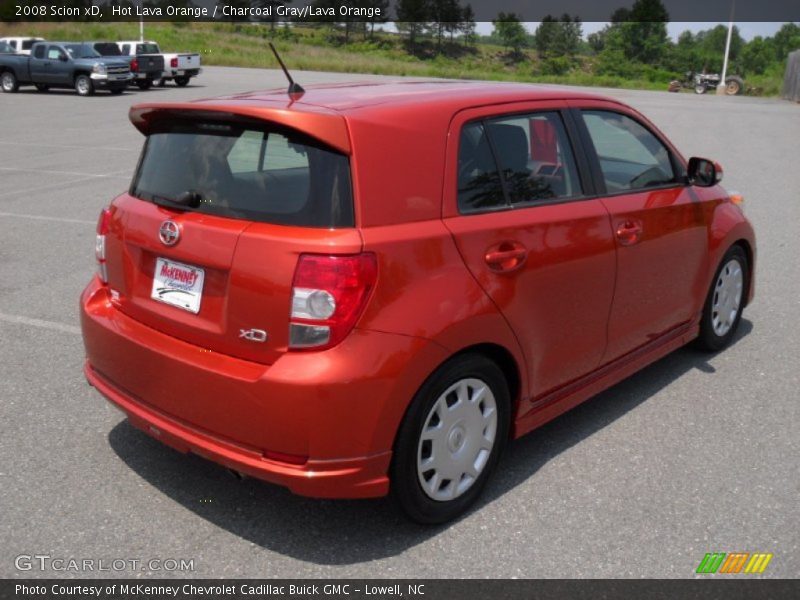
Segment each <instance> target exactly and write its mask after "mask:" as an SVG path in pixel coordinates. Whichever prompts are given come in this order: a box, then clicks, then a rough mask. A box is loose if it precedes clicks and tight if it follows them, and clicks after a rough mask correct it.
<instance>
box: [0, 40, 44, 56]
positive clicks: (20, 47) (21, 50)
mask: <svg viewBox="0 0 800 600" xmlns="http://www.w3.org/2000/svg"><path fill="white" fill-rule="evenodd" d="M41 41H43V38H40V37H4V38H0V42H5V43H6V44H8V45H9V46H11V47H12V48H13V49H14V51H15V52H16V53H17V54H27V55H28V56H30V54H31V48H32V47H33V45H34V44H35V43H36V42H41Z"/></svg>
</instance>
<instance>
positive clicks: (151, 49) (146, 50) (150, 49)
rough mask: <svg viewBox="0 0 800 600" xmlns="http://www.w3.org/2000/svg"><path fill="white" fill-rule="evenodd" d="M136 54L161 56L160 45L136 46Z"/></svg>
mask: <svg viewBox="0 0 800 600" xmlns="http://www.w3.org/2000/svg"><path fill="white" fill-rule="evenodd" d="M136 54H160V52H159V50H158V44H136Z"/></svg>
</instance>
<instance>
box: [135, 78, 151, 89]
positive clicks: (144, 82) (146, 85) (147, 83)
mask: <svg viewBox="0 0 800 600" xmlns="http://www.w3.org/2000/svg"><path fill="white" fill-rule="evenodd" d="M136 87H138V88H139V89H140V90H142V91H143V92H144V91H146V90H149V89H150V88H151V87H153V81H152V80H150V79H141V80H139V81H137V82H136Z"/></svg>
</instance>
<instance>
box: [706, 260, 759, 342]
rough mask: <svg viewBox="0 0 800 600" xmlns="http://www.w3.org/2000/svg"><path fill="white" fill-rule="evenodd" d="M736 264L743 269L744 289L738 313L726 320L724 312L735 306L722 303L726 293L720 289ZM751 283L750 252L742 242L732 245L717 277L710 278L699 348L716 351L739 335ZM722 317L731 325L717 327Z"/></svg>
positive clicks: (742, 283)
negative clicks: (744, 247)
mask: <svg viewBox="0 0 800 600" xmlns="http://www.w3.org/2000/svg"><path fill="white" fill-rule="evenodd" d="M733 263H738V267H739V269H741V289H740V290H739V291H738V295H739V299H738V305H737V308H736V316H735V317H734V318H733V319H730V317H728V318H727V319H726V318H724V317H722V316H721V315H724V314H725V313H728V315H730V314H731V310H732V309H731V308H729V306H730V305H729V304H726V303H725V302H723V300H724V298H725V296H724V295H722V296H721V294H720V290H721V289H722V287H721V286H722V285H723V284H722V280H723V277H725V276H728V277H729V276H730V273H731V271H730V270H729V269H730V268H731V265H732V264H733ZM749 285H750V267H749V265H748V261H747V253H746V252H745V251H744V249H743V248H742V247H741V246H739V245H736V246H732V247H731V248H730V249H729V250H728V251H727V252H726V253H725V256H723V257H722V261H721V262H720V264H719V267H717V270H716V272H715V273H714V279H712V280H711V286H710V288H709V290H708V296H707V297H706V302H705V304H704V305H703V316H702V318H701V319H700V335H699V336H698V338H697V342H696V346H697V347H698V348H700V349H701V350H706V351H708V352H717V351H719V350H722V349H723V348H725V347H726V346H727V345H728V344H730V343H731V341H732V340H733V338H734V336H735V335H736V330H737V329H738V327H739V322H740V321H741V319H742V311H743V310H744V304H745V302H746V301H747V296H746V294H747V290H748V289H749ZM728 297H730V296H728ZM720 305H721V306H722V307H723V308H724V310H719V307H720ZM720 319H722V321H723V322H725V321H727V322H728V323H729V328H727V329H720V328H717V329H715V321H716V322H717V323H719V322H720Z"/></svg>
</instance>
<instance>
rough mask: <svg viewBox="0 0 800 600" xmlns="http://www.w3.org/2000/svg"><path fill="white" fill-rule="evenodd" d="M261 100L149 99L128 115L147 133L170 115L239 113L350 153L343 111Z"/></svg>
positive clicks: (231, 115)
mask: <svg viewBox="0 0 800 600" xmlns="http://www.w3.org/2000/svg"><path fill="white" fill-rule="evenodd" d="M262 104H266V106H254V105H253V104H252V102H246V103H245V102H242V101H237V100H231V101H226V102H225V103H221V102H220V103H214V102H181V103H169V104H167V103H163V104H162V103H158V104H156V103H152V104H150V103H148V104H137V105H135V106H132V107H131V110H130V113H129V115H128V116H129V118H130V120H131V123H133V125H134V126H135V127H136V129H138V130H139V131H141V132H142V133H143V134H144V135H148V134H149V133H150V130H151V129H152V127H153V124H154V123H156V122H158V121H161V120H163V119H169V118H170V117H172V118H175V117H177V116H181V117H191V118H193V119H197V120H204V119H209V120H213V121H221V120H236V119H237V117H238V118H242V117H244V118H247V119H253V120H256V121H264V122H265V123H277V124H278V125H282V126H284V127H289V128H291V129H295V130H297V131H299V132H300V133H303V134H305V135H307V136H310V137H312V138H315V139H317V140H319V141H321V142H323V143H324V144H326V145H327V146H330V147H332V148H334V149H335V150H338V151H339V152H342V153H343V154H351V147H350V135H349V134H348V131H347V123H346V122H345V120H344V117H342V116H341V115H339V114H336V113H334V112H332V111H329V110H326V109H323V108H319V107H316V106H310V105H303V106H302V107H301V108H300V109H298V108H286V104H285V103H284V102H280V103H279V102H275V103H274V104H275V106H269V104H272V103H270V102H262ZM296 106H297V105H296V104H295V107H296Z"/></svg>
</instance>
